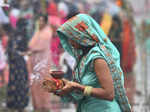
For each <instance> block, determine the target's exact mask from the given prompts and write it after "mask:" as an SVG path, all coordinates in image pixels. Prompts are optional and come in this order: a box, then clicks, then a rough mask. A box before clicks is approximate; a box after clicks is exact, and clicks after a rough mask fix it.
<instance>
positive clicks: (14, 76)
mask: <svg viewBox="0 0 150 112" xmlns="http://www.w3.org/2000/svg"><path fill="white" fill-rule="evenodd" d="M26 48H27V38H26V36H25V34H24V33H22V32H16V33H15V35H13V36H12V37H11V39H10V40H9V42H8V50H7V52H8V62H9V82H8V88H7V107H8V108H11V109H24V108H25V107H26V106H27V105H28V101H29V96H28V92H29V86H28V71H27V67H26V61H25V60H24V57H23V56H22V55H20V53H21V52H23V51H26Z"/></svg>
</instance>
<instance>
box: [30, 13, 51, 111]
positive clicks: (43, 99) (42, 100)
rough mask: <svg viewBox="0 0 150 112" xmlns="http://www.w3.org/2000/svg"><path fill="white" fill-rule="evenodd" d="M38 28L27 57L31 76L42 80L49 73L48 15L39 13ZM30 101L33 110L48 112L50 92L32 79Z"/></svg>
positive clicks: (49, 30)
mask: <svg viewBox="0 0 150 112" xmlns="http://www.w3.org/2000/svg"><path fill="white" fill-rule="evenodd" d="M38 23H39V29H38V30H37V31H36V32H35V34H34V35H33V37H32V39H31V40H30V42H29V51H30V52H31V56H30V59H29V63H30V68H29V69H30V70H29V73H30V74H31V81H32V77H37V78H39V81H40V79H41V80H42V79H43V78H44V77H45V76H46V75H48V73H49V68H50V63H51V56H50V42H51V39H52V29H51V27H50V26H49V25H48V17H47V16H46V15H40V16H39V19H38ZM31 94H32V103H33V107H34V110H35V111H38V112H49V111H50V106H51V104H50V94H49V93H47V92H44V90H43V89H42V88H41V85H40V82H38V81H36V80H35V81H34V80H33V84H32V85H31Z"/></svg>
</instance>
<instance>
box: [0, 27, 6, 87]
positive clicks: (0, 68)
mask: <svg viewBox="0 0 150 112" xmlns="http://www.w3.org/2000/svg"><path fill="white" fill-rule="evenodd" d="M4 35H5V33H4V30H3V29H2V27H1V26H0V76H1V81H0V83H1V85H3V84H4V83H5V74H4V72H5V69H6V65H7V62H6V55H5V50H4V47H5V46H4V44H3V39H4Z"/></svg>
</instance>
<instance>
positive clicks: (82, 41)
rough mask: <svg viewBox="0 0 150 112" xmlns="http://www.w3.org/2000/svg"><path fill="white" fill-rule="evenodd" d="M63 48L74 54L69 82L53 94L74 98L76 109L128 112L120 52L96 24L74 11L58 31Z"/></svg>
mask: <svg viewBox="0 0 150 112" xmlns="http://www.w3.org/2000/svg"><path fill="white" fill-rule="evenodd" d="M57 33H58V36H59V38H60V41H61V44H62V46H63V48H64V49H65V50H66V51H67V52H68V53H70V54H71V55H72V56H74V57H75V59H76V62H77V65H76V67H75V70H74V73H73V81H68V80H66V79H63V81H64V83H65V86H64V87H63V88H62V89H60V91H57V92H55V93H54V94H56V95H59V96H61V97H62V99H63V100H64V101H71V100H72V101H74V102H75V103H76V104H77V112H91V111H92V112H131V107H130V104H129V102H128V98H127V96H126V93H125V88H124V75H123V72H122V69H121V67H120V55H119V52H118V50H117V49H116V47H115V46H114V45H113V44H112V42H111V41H110V40H109V38H108V37H107V36H106V35H105V33H104V32H103V30H102V29H101V27H100V26H99V24H97V23H96V22H95V21H94V20H93V19H92V18H91V17H90V16H88V15H86V14H78V15H76V16H74V17H73V18H71V19H69V20H68V21H67V22H66V23H64V24H63V25H62V26H61V27H60V28H59V29H58V30H57Z"/></svg>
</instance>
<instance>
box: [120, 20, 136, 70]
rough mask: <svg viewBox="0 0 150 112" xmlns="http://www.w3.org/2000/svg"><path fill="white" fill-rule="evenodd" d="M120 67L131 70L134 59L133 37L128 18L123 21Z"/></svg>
mask: <svg viewBox="0 0 150 112" xmlns="http://www.w3.org/2000/svg"><path fill="white" fill-rule="evenodd" d="M122 53H123V54H122V68H123V71H124V72H132V70H133V66H134V64H135V60H136V51H135V37H134V33H133V31H132V27H131V24H130V23H129V21H128V20H124V21H123V41H122Z"/></svg>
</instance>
